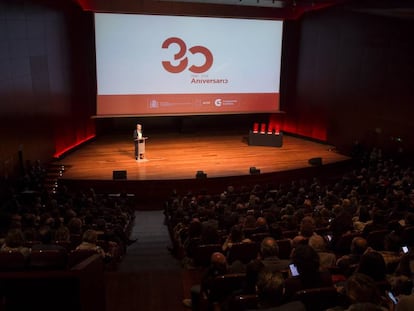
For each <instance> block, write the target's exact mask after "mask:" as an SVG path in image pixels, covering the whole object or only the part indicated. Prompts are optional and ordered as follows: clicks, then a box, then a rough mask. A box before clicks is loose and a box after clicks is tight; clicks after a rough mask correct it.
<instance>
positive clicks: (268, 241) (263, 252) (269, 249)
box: [260, 237, 279, 259]
mask: <svg viewBox="0 0 414 311" xmlns="http://www.w3.org/2000/svg"><path fill="white" fill-rule="evenodd" d="M278 255H279V246H278V245H277V242H276V240H275V239H274V238H272V237H266V238H264V239H263V240H262V243H261V244H260V256H261V258H262V259H265V258H269V257H275V256H278Z"/></svg>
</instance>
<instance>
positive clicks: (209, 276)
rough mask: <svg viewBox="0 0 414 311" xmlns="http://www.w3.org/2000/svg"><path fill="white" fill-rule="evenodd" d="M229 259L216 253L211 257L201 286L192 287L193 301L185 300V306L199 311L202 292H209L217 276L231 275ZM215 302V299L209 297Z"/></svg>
mask: <svg viewBox="0 0 414 311" xmlns="http://www.w3.org/2000/svg"><path fill="white" fill-rule="evenodd" d="M231 272H232V271H231V269H230V267H229V265H228V263H227V258H226V256H224V255H223V254H222V253H219V252H216V253H213V254H212V255H211V258H210V266H209V268H208V269H207V271H206V272H205V273H204V276H203V277H202V280H201V284H196V285H194V286H192V287H191V299H184V300H183V304H184V306H186V307H189V308H192V309H193V310H199V304H200V295H201V291H209V290H210V289H211V285H212V284H213V280H214V278H215V277H216V276H220V275H224V274H226V273H231ZM209 299H212V300H214V299H215V297H209Z"/></svg>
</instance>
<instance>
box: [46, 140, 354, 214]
mask: <svg viewBox="0 0 414 311" xmlns="http://www.w3.org/2000/svg"><path fill="white" fill-rule="evenodd" d="M145 134H146V135H148V134H147V133H145ZM148 136H149V138H148V140H147V141H146V154H145V159H144V160H138V161H137V160H135V156H134V142H133V139H132V134H131V135H127V134H120V135H112V136H101V137H97V138H95V139H94V140H93V141H90V142H88V143H86V144H85V145H83V146H80V147H79V148H78V149H77V150H73V151H71V152H70V154H67V155H66V156H64V157H63V158H61V159H59V160H56V161H55V163H54V164H55V165H56V166H58V167H60V166H62V165H63V166H64V167H65V170H64V172H63V176H61V177H59V178H58V180H59V185H60V187H62V186H63V185H66V186H67V187H69V189H71V190H72V191H85V189H89V188H93V189H95V192H96V193H102V194H105V193H106V194H108V193H109V194H115V195H116V194H119V193H128V194H130V195H134V196H135V197H136V198H137V200H136V209H138V210H148V209H162V208H163V204H164V202H165V200H166V199H167V198H168V197H169V196H170V195H171V193H172V192H173V191H176V192H177V193H179V194H186V193H190V192H191V193H199V192H200V191H203V192H207V193H220V192H222V191H224V190H225V189H226V188H227V186H229V185H232V186H234V187H241V186H246V185H247V186H248V187H249V186H252V185H254V184H263V185H264V184H266V185H269V186H271V187H273V186H272V185H278V184H280V183H286V182H289V181H290V180H298V179H309V178H312V177H319V178H323V176H327V178H331V177H332V176H333V175H335V174H337V176H340V175H341V174H342V173H343V172H344V171H346V170H348V169H349V166H348V165H349V163H350V162H351V161H350V158H348V157H347V156H345V155H341V154H339V153H337V152H335V149H334V147H333V146H330V145H326V144H321V143H317V142H314V141H310V140H307V139H303V138H298V137H294V136H289V135H283V146H282V147H262V146H249V145H248V141H247V140H248V139H247V138H248V133H227V134H223V133H208V134H207V133H206V134H200V133H165V134H154V135H148ZM318 157H320V158H321V159H322V165H311V164H310V163H309V159H311V158H318ZM251 167H256V169H258V170H260V174H257V175H251V174H250V168H251ZM114 171H125V172H126V178H125V179H123V180H114V179H113V172H114ZM197 171H203V172H204V173H205V174H207V178H204V179H196V173H197Z"/></svg>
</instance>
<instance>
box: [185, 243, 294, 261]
mask: <svg viewBox="0 0 414 311" xmlns="http://www.w3.org/2000/svg"><path fill="white" fill-rule="evenodd" d="M276 242H277V244H278V246H279V258H281V259H289V258H290V253H291V242H290V240H289V239H283V240H277V241H276ZM259 250H260V243H259V242H254V241H253V242H249V243H233V244H232V246H231V247H230V248H229V249H228V251H227V261H228V262H229V263H230V264H232V263H233V262H234V261H236V260H239V261H241V262H242V263H244V264H247V263H249V262H250V261H251V260H253V259H255V258H257V255H258V253H259ZM222 251H223V250H222V245H221V244H200V245H197V246H196V247H195V249H194V253H193V263H194V265H195V266H201V267H207V266H208V265H209V264H210V258H211V255H212V254H213V253H215V252H222Z"/></svg>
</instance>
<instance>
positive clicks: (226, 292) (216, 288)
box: [200, 273, 346, 311]
mask: <svg viewBox="0 0 414 311" xmlns="http://www.w3.org/2000/svg"><path fill="white" fill-rule="evenodd" d="M245 281H246V274H244V273H229V274H224V275H220V276H217V277H215V278H214V280H213V284H212V285H211V286H210V288H211V290H210V292H206V291H204V290H203V289H201V291H202V292H201V302H200V309H201V310H208V309H209V307H211V305H214V304H216V305H223V304H226V309H227V310H229V311H242V310H247V309H256V308H257V307H258V303H259V301H260V300H259V296H258V294H240V292H241V291H242V290H243V286H244V285H245ZM211 297H214V301H213V300H211ZM292 301H301V302H302V303H303V304H304V305H305V307H306V310H307V311H322V310H326V309H327V308H330V307H336V306H338V305H342V304H345V303H346V297H345V296H344V295H341V294H339V293H338V291H337V289H336V288H335V287H334V286H329V287H320V288H311V289H303V290H299V291H297V292H296V293H295V295H294V297H293V298H292Z"/></svg>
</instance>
